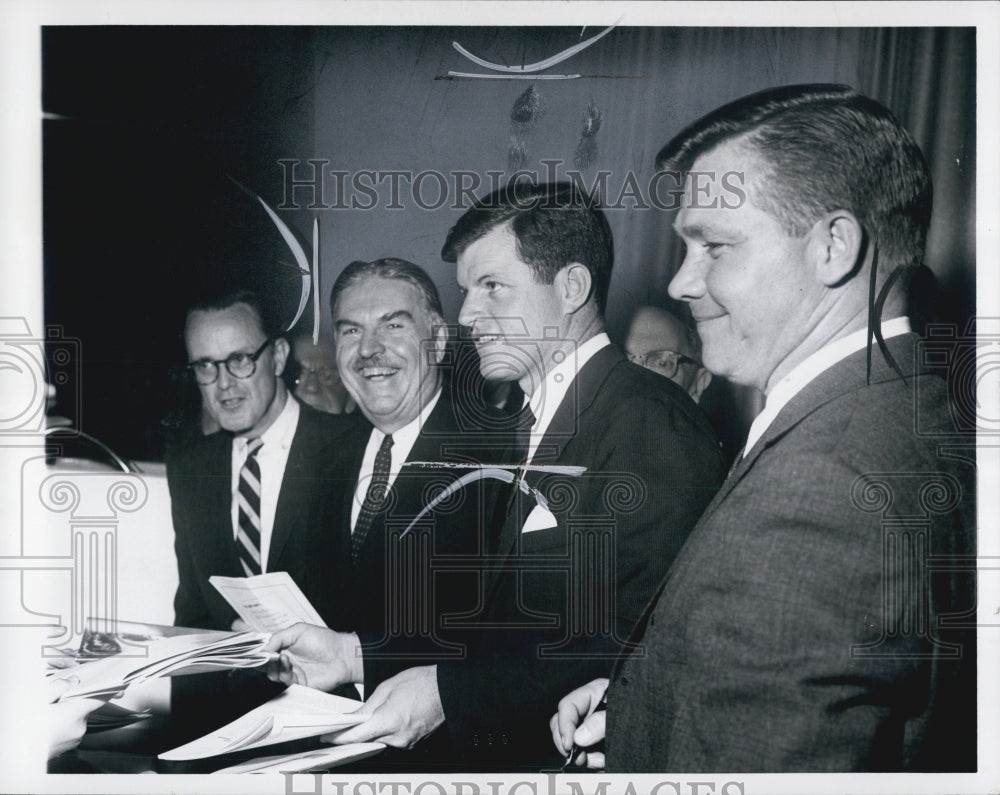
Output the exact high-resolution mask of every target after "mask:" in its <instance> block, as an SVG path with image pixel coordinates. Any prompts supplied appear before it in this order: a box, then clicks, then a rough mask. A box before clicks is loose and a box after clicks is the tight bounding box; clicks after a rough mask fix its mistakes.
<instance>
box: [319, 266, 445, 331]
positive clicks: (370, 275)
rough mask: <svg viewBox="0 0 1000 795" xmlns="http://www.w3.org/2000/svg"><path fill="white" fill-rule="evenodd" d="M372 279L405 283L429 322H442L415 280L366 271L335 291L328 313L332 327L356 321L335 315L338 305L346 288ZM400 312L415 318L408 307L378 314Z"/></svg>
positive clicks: (388, 314)
mask: <svg viewBox="0 0 1000 795" xmlns="http://www.w3.org/2000/svg"><path fill="white" fill-rule="evenodd" d="M428 278H430V277H428ZM374 279H380V280H382V281H384V282H392V283H396V284H403V285H406V287H408V288H409V289H410V290H411V291H412V292H413V293H414V294H416V296H417V298H418V299H419V300H418V303H419V305H420V306H421V307H423V309H424V311H425V312H427V314H428V315H430V318H431V322H432V323H433V322H434V321H435V320H437V321H438V322H439V323H444V317H443V316H442V315H441V313H440V312H438V310H437V309H435V308H434V306H432V304H431V301H430V299H429V298H428V296H427V293H426V291H425V290H424V289H423V288H422V287H421V286H420V285H419V284H418V283H417V282H415V281H414V280H412V279H410V278H408V277H407V276H404V275H396V276H386V275H384V274H381V273H374V272H367V273H358V274H356V275H355V276H352V277H351V280H350V282H349V283H348V284H346V285H345V286H344V287H343V288H342V289H341V290H340V291H339V292H338V293H337V297H336V300H335V301H334V303H333V306H332V307H330V313H331V315H332V317H333V325H334V328H336V327H337V326H338V325H339V324H340V323H342V322H349V323H354V322H356V321H352V320H340V319H338V317H337V313H338V309H339V307H340V304H341V301H342V300H343V298H344V293H346V292H347V291H348V290H353V289H356V288H362V287H364V286H365V285H366V284H367V283H368V282H369V281H372V280H374ZM401 313H405V314H407V315H408V316H409V317H410V318H411V319H413V320H414V321H415V320H416V318H414V317H413V313H412V312H411V311H410V310H408V309H393V310H389V311H388V312H383V313H382V314H381V315H380V317H382V318H384V317H391V316H394V315H398V314H401Z"/></svg>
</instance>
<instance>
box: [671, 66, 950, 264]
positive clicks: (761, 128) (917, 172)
mask: <svg viewBox="0 0 1000 795" xmlns="http://www.w3.org/2000/svg"><path fill="white" fill-rule="evenodd" d="M734 139H740V141H741V143H745V144H747V145H748V146H749V147H750V149H751V151H754V152H756V153H757V154H758V155H759V156H760V157H761V159H762V160H763V161H764V163H765V168H766V173H765V175H764V179H763V180H762V182H761V184H760V185H757V186H755V189H756V192H755V194H754V201H755V202H756V203H757V204H758V205H759V206H760V207H761V209H762V210H764V211H765V212H767V213H768V214H770V215H772V216H773V217H774V218H776V219H777V220H778V221H779V222H780V223H781V224H782V226H783V227H784V229H785V231H786V232H787V233H788V234H791V235H795V236H798V237H801V236H802V235H804V234H806V232H808V231H809V229H811V228H812V226H813V224H814V223H815V222H816V221H817V220H818V219H819V218H820V217H822V215H823V214H824V213H826V212H830V211H832V210H837V209H843V210H849V211H851V212H852V213H854V215H855V216H856V217H857V218H858V220H859V222H860V223H861V224H862V226H863V227H864V229H865V231H866V233H867V234H868V235H869V236H870V237H872V238H874V240H875V242H876V243H877V244H878V247H879V251H880V256H881V257H883V261H884V262H885V263H886V264H887V265H891V266H899V265H903V266H909V265H919V264H920V262H921V261H922V260H923V255H924V246H925V243H926V239H927V229H928V227H929V225H930V218H931V205H932V194H933V189H932V186H931V179H930V173H929V170H928V168H927V162H926V161H925V160H924V156H923V154H922V153H921V151H920V148H919V147H918V146H917V144H916V143H915V142H914V140H913V138H912V137H911V136H910V134H909V133H908V132H907V131H906V130H905V129H903V127H901V126H900V124H899V122H898V121H897V120H896V118H895V117H894V116H893V115H892V113H891V112H890V111H889V110H888V109H887V108H886V107H884V106H883V105H881V104H879V103H878V102H876V101H875V100H873V99H869V98H868V97H866V96H864V95H862V94H860V93H858V92H857V91H855V90H854V89H853V88H851V87H850V86H842V85H832V84H813V85H795V86H783V87H781V88H775V89H769V90H767V91H762V92H760V93H757V94H751V95H750V96H747V97H743V98H741V99H738V100H736V101H734V102H730V103H729V104H728V105H724V106H723V107H721V108H719V109H717V110H715V111H713V112H712V113H709V114H708V115H707V116H704V117H702V118H701V119H699V120H698V121H696V122H694V123H693V124H691V125H689V126H688V127H687V128H685V129H684V130H682V131H681V132H680V133H679V134H678V135H677V136H675V137H674V138H673V139H672V140H671V141H670V142H669V143H667V145H666V146H664V147H663V149H662V150H661V151H660V153H659V155H658V156H657V169H658V170H660V171H671V172H677V173H679V172H685V171H688V170H690V168H691V166H692V164H693V163H694V161H695V160H696V159H697V158H698V157H699V156H701V155H702V154H705V153H707V152H708V151H710V150H711V149H713V148H715V147H716V146H718V145H719V144H721V143H723V142H726V141H731V140H734Z"/></svg>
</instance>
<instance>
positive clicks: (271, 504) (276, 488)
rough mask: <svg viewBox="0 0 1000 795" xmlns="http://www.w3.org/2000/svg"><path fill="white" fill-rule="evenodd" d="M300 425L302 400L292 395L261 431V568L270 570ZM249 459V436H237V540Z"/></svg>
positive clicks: (234, 505) (234, 479)
mask: <svg viewBox="0 0 1000 795" xmlns="http://www.w3.org/2000/svg"><path fill="white" fill-rule="evenodd" d="M298 424H299V403H298V401H297V400H296V399H295V398H293V397H292V396H291V395H288V397H287V398H286V399H285V407H284V408H283V409H282V410H281V414H279V415H278V418H277V419H276V420H275V421H274V422H272V423H271V424H270V426H268V429H267V430H266V431H264V433H262V434H261V436H260V438H261V440H262V441H263V443H264V444H263V446H262V447H261V448H260V450H258V451H257V462H258V463H259V464H260V570H261V573H263V572H266V571H267V557H268V553H269V551H270V549H271V532H272V531H273V530H274V515H275V513H276V512H277V508H278V493H279V492H280V491H281V481H282V480H283V479H284V477H285V464H287V463H288V451H289V450H290V449H291V447H292V439H294V438H295V429H296V428H297V427H298ZM246 460H247V437H246V436H237V437H236V438H234V439H233V471H232V482H231V484H230V485H231V487H232V488H231V495H232V503H231V504H232V508H231V516H232V524H233V539H234V540H235V538H236V532H237V530H238V529H239V522H240V515H239V513H240V512H239V506H238V504H237V501H236V495H237V492H238V491H239V488H240V470H241V469H243V464H244V463H245V462H246Z"/></svg>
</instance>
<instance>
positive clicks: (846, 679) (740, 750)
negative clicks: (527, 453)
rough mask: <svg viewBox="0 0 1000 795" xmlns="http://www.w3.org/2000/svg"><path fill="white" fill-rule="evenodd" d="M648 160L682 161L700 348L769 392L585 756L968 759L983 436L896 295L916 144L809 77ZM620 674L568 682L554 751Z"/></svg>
mask: <svg viewBox="0 0 1000 795" xmlns="http://www.w3.org/2000/svg"><path fill="white" fill-rule="evenodd" d="M658 162H659V164H660V167H661V168H662V169H664V170H667V171H670V172H674V173H677V174H684V173H685V172H689V176H688V177H687V180H688V181H687V192H686V193H685V197H684V203H683V205H682V207H681V209H680V212H679V213H678V215H677V218H676V220H675V223H674V226H675V228H676V230H677V232H678V233H679V234H680V236H681V237H682V238H683V239H684V242H685V244H686V246H687V253H686V255H685V258H684V262H683V263H682V265H681V268H680V270H679V271H678V272H677V274H676V276H675V277H674V279H673V281H672V282H671V284H670V288H669V289H670V294H671V295H672V296H673V297H674V298H676V299H679V300H683V301H686V302H688V304H689V305H690V307H691V312H692V314H693V316H694V318H695V320H696V321H697V324H698V332H699V334H700V336H701V339H702V343H703V357H704V358H703V361H704V363H705V366H706V367H708V368H709V369H710V370H711V371H712V372H714V373H716V374H718V375H721V376H724V377H726V378H729V379H732V380H733V381H735V382H736V383H739V384H747V385H752V386H755V387H757V388H759V389H761V390H762V391H764V392H765V394H766V396H767V401H766V405H765V407H764V410H763V411H762V412H761V414H760V415H759V416H758V417H757V419H756V420H755V421H754V423H753V425H752V427H751V429H750V437H749V439H748V440H747V444H746V448H745V450H744V452H743V454H742V456H740V457H739V458H738V460H737V463H736V465H735V467H734V469H733V471H732V472H731V473H730V475H729V478H728V479H727V481H726V482H725V484H724V485H723V487H722V489H721V490H720V492H719V494H718V496H717V497H716V498H715V500H714V501H713V502H712V504H711V505H710V506H709V507H708V509H707V510H706V511H705V514H704V516H703V517H702V518H701V520H700V521H699V523H698V526H697V527H696V528H695V530H694V532H693V533H692V534H691V537H690V539H689V540H688V542H687V544H686V546H685V548H684V550H683V552H682V553H681V555H680V556H679V557H678V559H677V560H676V561H675V563H674V565H673V567H672V568H671V571H670V573H669V574H668V576H667V577H666V579H665V581H664V583H663V585H662V586H661V590H660V592H659V594H658V597H657V600H656V601H655V603H654V604H653V606H652V607H651V609H650V610H648V611H647V613H646V614H645V616H644V618H643V621H642V622H641V623H640V625H639V627H638V628H637V631H636V634H635V636H634V637H633V640H634V641H635V642H637V643H641V644H642V646H643V647H644V649H645V654H644V655H643V656H640V655H635V654H625V655H623V656H622V657H621V658H620V659H619V661H618V662H617V663H616V666H615V669H614V672H613V673H612V676H611V684H610V687H609V688H608V689H607V713H606V721H607V740H606V750H604V751H601V750H598V751H597V753H591V754H586V755H585V757H581V758H579V759H578V760H577V761H578V762H584V761H585V762H586V763H587V764H589V765H592V766H600V765H603V763H604V762H605V761H606V762H607V767H608V769H610V770H615V771H634V772H654V771H655V772H660V773H663V772H667V773H669V772H685V773H693V772H727V773H733V772H737V771H739V772H748V773H749V772H768V773H776V772H790V771H817V772H818V771H841V772H847V771H946V770H949V771H954V770H975V769H976V761H975V760H976V756H975V754H976V736H975V735H976V714H975V689H976V665H975V662H976V646H975V629H974V627H975V624H974V619H973V618H971V616H973V615H974V608H975V605H976V600H975V576H974V575H975V572H974V568H971V569H970V567H969V566H970V561H972V560H973V559H974V556H975V549H976V547H975V524H974V519H975V491H974V489H975V478H974V475H975V469H974V463H973V462H974V453H973V454H972V456H970V455H969V452H968V451H969V449H970V439H969V438H968V437H967V436H963V434H962V433H961V429H960V428H959V427H958V426H956V422H955V418H956V416H958V415H956V414H955V413H954V412H953V411H952V408H951V407H950V405H949V387H948V384H947V383H946V382H945V380H944V379H942V378H941V377H940V373H937V372H933V369H932V367H931V366H930V365H933V364H934V362H933V357H931V356H921V355H920V350H921V349H920V344H919V342H918V339H917V337H916V335H915V334H913V333H911V332H910V329H909V324H908V321H907V318H906V301H905V296H906V290H905V289H904V288H905V282H906V277H907V274H908V272H910V271H912V270H913V269H914V268H915V267H916V266H917V265H919V264H920V262H921V259H922V257H923V251H924V241H925V238H926V235H927V228H928V225H929V222H930V211H931V185H930V179H929V175H928V169H927V165H926V163H925V162H924V158H923V155H922V154H921V152H920V150H919V149H918V147H917V145H916V144H915V143H914V141H913V139H912V138H911V137H910V135H909V134H908V133H907V132H906V131H905V130H904V129H903V128H902V127H901V126H900V125H899V124H898V122H897V121H896V120H895V118H893V116H892V115H891V114H890V113H889V111H888V110H887V109H886V108H884V107H883V106H881V105H879V104H878V103H876V102H874V101H872V100H870V99H868V98H866V97H864V96H861V95H860V94H858V93H857V92H855V91H854V90H852V89H850V88H848V87H845V86H835V85H813V86H788V87H783V88H778V89H772V90H770V91H766V92H763V93H761V94H759V95H754V96H750V97H746V98H743V99H740V100H737V101H735V102H733V103H731V104H729V105H727V106H725V107H723V108H720V109H719V110H717V111H715V112H713V113H711V114H709V115H708V116H706V117H704V118H703V119H701V120H699V121H697V122H695V123H694V124H693V125H691V126H690V127H689V128H687V129H686V130H684V131H682V132H681V133H680V134H679V135H678V136H677V137H676V138H674V139H673V140H672V141H671V142H670V143H668V144H667V145H666V147H665V148H664V149H663V151H662V152H661V153H660V156H659V160H658ZM733 185H738V186H739V187H740V190H739V192H738V193H734V192H733V191H732V190H731V187H732V186H733ZM740 194H741V195H742V198H741V196H740ZM883 318H884V319H883ZM938 357H939V358H938V360H939V361H940V353H939V354H938ZM963 447H964V452H963ZM971 449H973V450H974V448H971ZM607 684H608V682H607V680H598V681H595V682H592V683H591V684H589V685H587V686H585V687H583V688H581V689H579V690H577V691H575V692H574V693H572V694H570V695H569V696H567V697H566V698H565V699H564V700H563V701H562V702H561V704H560V707H559V710H558V713H557V714H556V715H555V716H554V717H553V719H552V733H553V738H554V740H555V742H556V745H557V747H558V748H559V749H560V750H561V751H562V752H564V753H566V752H568V751H569V749H570V747H571V746H572V745H573V743H574V742H575V743H576V744H577V745H580V746H589V745H590V744H591V743H593V742H595V741H596V740H598V739H601V738H602V737H603V735H604V721H605V715H604V714H602V713H597V714H592V713H593V711H594V706H595V705H596V703H597V702H598V700H599V699H600V698H601V697H602V695H603V694H604V692H605V688H606V686H607ZM581 723H582V725H580V724H581ZM578 727H579V728H578Z"/></svg>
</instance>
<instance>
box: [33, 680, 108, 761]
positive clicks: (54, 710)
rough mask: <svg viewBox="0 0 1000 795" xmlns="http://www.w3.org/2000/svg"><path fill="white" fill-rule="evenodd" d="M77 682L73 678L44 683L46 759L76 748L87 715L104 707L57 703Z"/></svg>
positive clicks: (80, 701) (92, 701) (86, 701)
mask: <svg viewBox="0 0 1000 795" xmlns="http://www.w3.org/2000/svg"><path fill="white" fill-rule="evenodd" d="M79 682H80V680H79V679H77V678H76V677H75V676H69V677H65V678H63V677H50V678H49V680H48V689H49V694H48V695H49V701H50V702H51V703H50V704H49V707H48V711H47V717H48V720H49V759H52V758H53V757H56V756H59V754H61V753H65V752H66V751H68V750H70V749H71V748H76V746H77V745H78V744H79V743H80V740H81V739H82V738H83V735H84V733H85V732H86V731H87V715H89V714H90V713H91V712H93V711H94V710H95V709H97V708H98V707H100V706H101V705H102V704H104V701H102V700H100V699H96V698H72V699H69V700H68V701H59V700H58V699H59V698H60V697H61V696H62V695H63V693H65V692H66V691H67V690H69V689H70V687H72V686H73V685H76V684H79Z"/></svg>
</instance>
